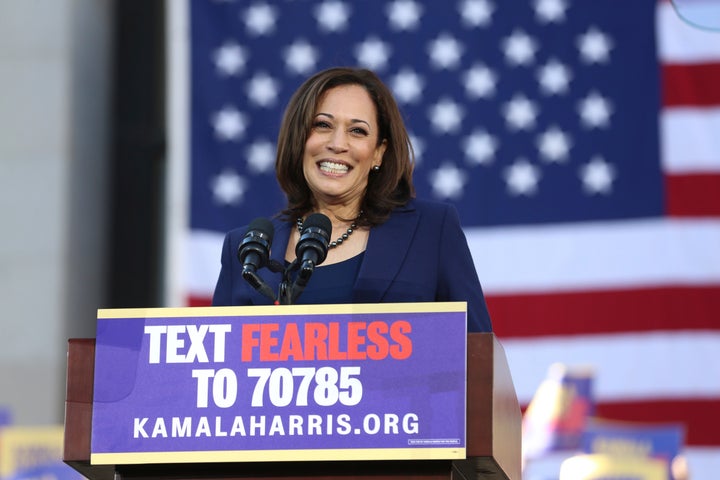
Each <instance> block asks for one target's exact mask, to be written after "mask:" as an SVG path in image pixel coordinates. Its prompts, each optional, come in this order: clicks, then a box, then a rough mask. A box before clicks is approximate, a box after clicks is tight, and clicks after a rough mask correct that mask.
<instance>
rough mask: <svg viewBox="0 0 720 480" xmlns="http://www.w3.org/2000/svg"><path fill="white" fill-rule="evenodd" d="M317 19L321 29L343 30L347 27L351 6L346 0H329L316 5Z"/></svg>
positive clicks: (330, 30) (327, 30) (329, 30)
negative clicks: (342, 0) (343, 0)
mask: <svg viewBox="0 0 720 480" xmlns="http://www.w3.org/2000/svg"><path fill="white" fill-rule="evenodd" d="M315 19H316V20H317V22H318V27H319V28H320V30H323V31H325V32H341V31H343V30H345V29H347V26H348V20H349V19H350V7H349V6H348V4H347V3H345V2H340V1H336V0H329V1H325V2H323V3H321V4H320V5H318V6H317V7H315Z"/></svg>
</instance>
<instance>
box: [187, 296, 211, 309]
mask: <svg viewBox="0 0 720 480" xmlns="http://www.w3.org/2000/svg"><path fill="white" fill-rule="evenodd" d="M187 304H188V307H209V306H211V305H212V297H202V296H199V295H190V296H189V297H188V300H187Z"/></svg>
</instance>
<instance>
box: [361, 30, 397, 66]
mask: <svg viewBox="0 0 720 480" xmlns="http://www.w3.org/2000/svg"><path fill="white" fill-rule="evenodd" d="M355 56H356V58H357V61H358V63H359V64H360V65H362V66H364V67H366V68H369V69H370V70H383V69H385V67H386V66H387V63H388V61H389V60H390V45H389V44H388V43H385V42H383V41H382V40H380V39H379V38H377V37H370V38H368V39H366V40H365V41H363V42H362V43H360V44H359V45H358V46H357V47H356V48H355Z"/></svg>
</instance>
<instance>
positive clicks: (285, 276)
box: [278, 258, 298, 305]
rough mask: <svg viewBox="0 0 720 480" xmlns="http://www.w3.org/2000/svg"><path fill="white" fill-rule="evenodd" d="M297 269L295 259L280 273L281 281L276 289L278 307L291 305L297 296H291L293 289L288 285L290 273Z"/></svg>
mask: <svg viewBox="0 0 720 480" xmlns="http://www.w3.org/2000/svg"><path fill="white" fill-rule="evenodd" d="M297 269H298V261H297V258H296V259H295V260H293V261H292V263H291V264H290V265H288V267H287V268H285V269H284V270H283V272H282V281H281V282H280V286H279V287H278V303H279V304H280V305H292V303H293V302H294V301H295V299H296V298H297V295H293V287H292V284H291V283H290V273H291V272H294V271H295V270H297Z"/></svg>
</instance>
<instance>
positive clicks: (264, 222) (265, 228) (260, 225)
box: [245, 217, 275, 244]
mask: <svg viewBox="0 0 720 480" xmlns="http://www.w3.org/2000/svg"><path fill="white" fill-rule="evenodd" d="M252 231H256V232H258V233H260V234H262V235H264V236H265V237H267V239H268V240H267V241H268V243H270V244H272V241H273V237H274V236H275V227H274V226H273V224H272V222H271V221H270V220H268V219H267V218H263V217H260V218H256V219H255V220H253V221H252V222H250V225H248V231H247V233H246V234H245V236H247V235H248V234H249V233H250V232H252Z"/></svg>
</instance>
